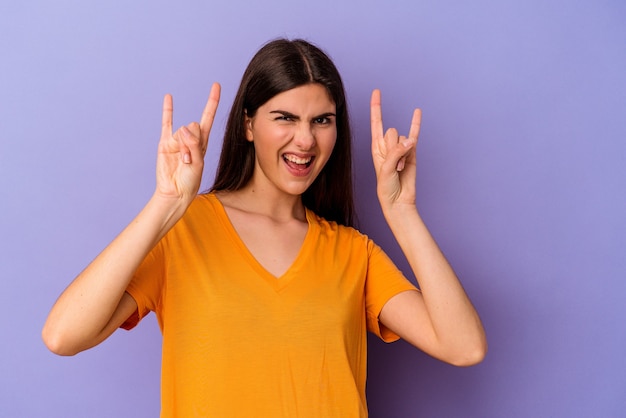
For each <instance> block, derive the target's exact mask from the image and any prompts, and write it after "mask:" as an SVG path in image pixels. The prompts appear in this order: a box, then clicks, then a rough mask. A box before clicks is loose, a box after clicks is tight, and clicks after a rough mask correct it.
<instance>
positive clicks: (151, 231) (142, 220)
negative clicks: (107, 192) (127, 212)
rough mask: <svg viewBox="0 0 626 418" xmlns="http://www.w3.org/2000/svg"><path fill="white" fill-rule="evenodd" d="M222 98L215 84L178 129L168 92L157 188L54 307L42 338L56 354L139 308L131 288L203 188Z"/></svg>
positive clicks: (102, 333) (96, 337) (101, 334)
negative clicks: (195, 117)
mask: <svg viewBox="0 0 626 418" xmlns="http://www.w3.org/2000/svg"><path fill="white" fill-rule="evenodd" d="M219 96H220V87H219V85H218V84H214V85H213V87H212V89H211V93H210V95H209V100H208V102H207V104H206V107H205V109H204V112H203V114H202V119H201V121H200V123H199V124H198V123H196V122H194V123H191V124H189V125H187V126H183V127H181V128H180V129H178V130H177V131H176V132H175V133H172V114H173V104H172V97H171V96H170V95H166V96H165V99H164V101H163V123H162V131H161V139H160V141H159V148H158V156H157V184H156V189H155V192H154V194H153V196H152V198H151V199H150V200H149V201H148V203H147V204H146V206H145V207H144V208H143V209H142V211H141V212H140V213H139V214H138V215H137V217H136V218H135V219H134V220H133V221H132V222H131V223H130V224H129V225H128V226H127V227H126V228H125V229H124V230H123V231H122V232H121V233H120V234H119V235H118V236H117V237H116V238H115V239H114V240H113V241H112V242H111V243H110V244H109V245H108V246H107V247H106V248H105V249H104V251H102V253H100V254H99V255H98V256H97V257H96V258H95V259H94V260H93V261H92V262H91V264H89V266H87V268H86V269H85V270H83V271H82V272H81V273H80V274H79V275H78V277H76V279H74V281H73V282H72V283H71V284H70V285H69V286H68V287H67V289H65V291H64V292H63V293H62V294H61V296H60V297H59V299H58V300H57V301H56V303H55V304H54V306H53V307H52V310H51V311H50V314H49V315H48V318H47V320H46V323H45V325H44V327H43V331H42V337H43V340H44V342H45V344H46V345H47V346H48V348H49V349H50V350H51V351H53V352H54V353H57V354H61V355H73V354H76V353H78V352H80V351H83V350H86V349H88V348H91V347H93V346H95V345H97V344H99V343H100V342H101V341H103V340H104V339H106V338H107V337H108V336H109V335H111V334H112V333H113V331H115V330H116V329H117V328H118V327H119V326H120V325H121V324H122V323H123V322H124V321H125V320H126V319H127V318H128V317H129V316H130V315H131V314H132V313H133V312H134V311H135V310H136V309H137V304H136V303H135V301H134V299H133V298H132V297H131V296H130V295H129V294H128V293H125V291H126V288H127V287H128V284H129V283H130V281H131V279H132V276H133V274H134V272H135V270H136V269H137V268H138V267H139V264H140V263H141V262H142V261H143V259H144V258H145V257H146V255H147V254H148V252H150V250H151V249H152V248H153V247H154V245H156V243H157V242H158V241H159V240H160V239H161V238H162V237H163V236H164V235H165V234H166V233H167V231H168V230H169V229H170V228H171V227H172V226H174V224H175V223H176V222H177V221H178V220H179V219H180V218H181V217H182V215H183V214H184V212H185V210H186V209H187V207H188V206H189V205H190V204H191V202H192V201H193V199H194V198H195V196H196V194H197V192H198V189H199V187H200V181H201V178H202V170H203V167H204V154H205V152H206V148H207V142H208V137H209V132H210V130H211V126H212V124H213V119H214V117H215V112H216V110H217V105H218V102H219Z"/></svg>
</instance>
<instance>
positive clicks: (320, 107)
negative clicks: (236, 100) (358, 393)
mask: <svg viewBox="0 0 626 418" xmlns="http://www.w3.org/2000/svg"><path fill="white" fill-rule="evenodd" d="M335 112H336V108H335V103H334V102H333V101H332V99H331V98H330V97H329V95H328V92H327V91H326V88H324V87H323V86H321V85H320V84H306V85H303V86H299V87H296V88H294V89H291V90H287V91H285V92H282V93H280V94H277V95H276V96H274V97H273V98H271V99H270V100H268V101H267V102H266V103H265V104H263V105H262V106H261V107H259V109H258V110H257V112H256V114H255V115H254V117H252V118H246V120H245V123H246V138H247V140H248V141H251V142H252V143H253V144H254V149H255V153H256V161H255V167H254V174H253V176H252V179H251V183H252V185H253V186H254V187H255V188H257V189H259V190H275V191H278V192H280V193H286V194H289V195H301V194H302V193H304V192H305V191H306V189H307V188H308V187H309V186H310V185H311V184H312V183H313V181H314V180H315V178H316V177H317V175H318V174H319V173H320V171H322V168H323V167H324V165H325V164H326V162H327V161H328V159H329V158H330V155H331V153H332V151H333V147H334V146H335V141H336V140H337V124H336V119H337V118H336V114H335Z"/></svg>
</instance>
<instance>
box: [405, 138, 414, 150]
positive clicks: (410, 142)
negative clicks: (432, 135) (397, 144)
mask: <svg viewBox="0 0 626 418" xmlns="http://www.w3.org/2000/svg"><path fill="white" fill-rule="evenodd" d="M411 145H413V140H412V139H411V138H404V139H402V146H403V147H405V148H409V147H410V146H411Z"/></svg>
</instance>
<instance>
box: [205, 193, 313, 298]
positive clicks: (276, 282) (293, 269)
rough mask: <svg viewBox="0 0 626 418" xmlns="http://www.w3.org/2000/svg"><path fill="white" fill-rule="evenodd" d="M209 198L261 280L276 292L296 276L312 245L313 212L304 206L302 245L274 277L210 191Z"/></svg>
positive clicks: (242, 253) (229, 233)
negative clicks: (284, 267)
mask: <svg viewBox="0 0 626 418" xmlns="http://www.w3.org/2000/svg"><path fill="white" fill-rule="evenodd" d="M207 196H208V197H209V198H210V200H211V201H212V202H213V206H214V207H215V209H216V211H217V212H218V214H219V216H220V220H221V223H222V225H223V226H224V228H225V229H226V232H227V233H228V235H229V236H230V238H231V239H232V240H233V242H234V244H235V246H236V247H237V249H238V250H239V252H240V254H241V255H242V256H243V258H244V259H245V260H246V262H247V263H248V264H249V265H250V266H251V267H252V268H253V269H254V270H255V271H256V272H257V273H258V275H259V276H261V277H262V278H263V280H264V281H265V282H266V283H267V284H269V285H270V286H271V287H272V288H273V289H274V290H275V291H276V292H280V291H281V290H283V289H284V288H286V287H287V286H288V285H289V284H290V283H291V282H292V280H293V279H294V278H295V277H297V276H298V274H296V273H297V272H298V271H299V270H300V268H301V267H302V264H303V263H304V261H305V260H306V258H307V257H306V254H307V253H308V252H309V251H310V250H309V248H310V246H311V245H312V240H313V239H314V231H313V229H314V226H315V222H314V219H315V214H314V213H313V212H312V211H311V210H309V209H308V208H306V207H305V212H306V221H307V224H308V227H307V231H306V235H305V236H304V240H303V241H302V245H301V246H300V250H299V251H298V254H297V255H296V258H295V259H294V261H293V262H292V263H291V265H290V266H289V268H288V269H287V270H286V271H285V272H284V273H283V274H282V275H281V276H280V277H276V276H274V275H273V274H272V273H270V272H269V271H268V270H267V269H266V268H265V267H263V265H262V264H261V263H260V262H259V261H258V260H257V259H256V258H255V257H254V255H253V254H252V252H251V251H250V250H249V249H248V247H247V246H246V244H245V243H244V242H243V240H242V239H241V237H240V236H239V234H238V233H237V230H236V229H235V226H234V225H233V224H232V222H231V220H230V218H229V217H228V213H227V212H226V208H225V207H224V205H223V204H222V202H221V201H220V200H219V199H218V198H217V196H215V194H214V193H210V194H208V195H207Z"/></svg>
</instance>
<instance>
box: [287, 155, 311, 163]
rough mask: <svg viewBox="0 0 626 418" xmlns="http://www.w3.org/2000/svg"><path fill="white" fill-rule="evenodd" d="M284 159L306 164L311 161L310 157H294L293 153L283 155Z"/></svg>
mask: <svg viewBox="0 0 626 418" xmlns="http://www.w3.org/2000/svg"><path fill="white" fill-rule="evenodd" d="M285 160H287V161H291V162H292V163H296V164H308V163H309V162H311V157H308V158H300V157H296V156H295V155H285Z"/></svg>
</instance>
